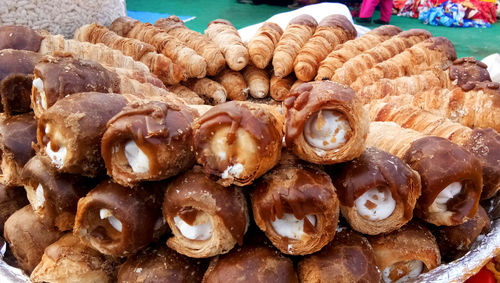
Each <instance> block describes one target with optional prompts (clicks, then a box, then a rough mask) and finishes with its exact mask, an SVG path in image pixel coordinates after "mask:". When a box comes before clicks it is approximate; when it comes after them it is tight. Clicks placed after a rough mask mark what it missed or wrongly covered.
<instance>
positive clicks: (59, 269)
mask: <svg viewBox="0 0 500 283" xmlns="http://www.w3.org/2000/svg"><path fill="white" fill-rule="evenodd" d="M115 265H116V263H115V262H114V260H113V259H111V258H110V257H107V256H105V255H103V254H101V253H99V252H98V251H96V250H94V249H93V248H91V247H89V246H87V245H85V244H84V243H83V242H82V241H80V239H79V238H78V237H76V236H74V235H72V234H71V233H67V234H66V235H64V236H62V237H61V238H60V239H59V240H57V241H56V242H55V243H53V244H51V245H50V246H48V247H47V248H46V249H45V252H44V253H43V256H42V260H41V261H40V263H39V264H38V265H37V266H36V268H35V269H34V270H33V272H32V273H31V276H30V280H31V282H53V283H70V282H80V283H93V282H102V283H111V282H115Z"/></svg>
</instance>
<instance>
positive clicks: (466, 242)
mask: <svg viewBox="0 0 500 283" xmlns="http://www.w3.org/2000/svg"><path fill="white" fill-rule="evenodd" d="M489 231H490V219H489V217H488V214H486V211H485V210H484V208H483V207H482V206H481V205H479V207H478V209H477V213H476V215H474V217H473V218H471V219H469V220H468V221H467V222H465V223H463V224H460V225H457V226H446V227H437V228H436V229H433V232H434V236H435V237H436V241H437V243H438V246H439V250H440V251H441V256H442V258H443V260H444V261H447V262H448V261H452V260H455V259H458V258H460V257H462V256H464V255H465V254H466V253H467V252H468V251H469V250H470V248H471V246H472V244H473V243H474V242H475V241H476V239H477V238H478V236H479V235H480V234H485V233H488V232H489Z"/></svg>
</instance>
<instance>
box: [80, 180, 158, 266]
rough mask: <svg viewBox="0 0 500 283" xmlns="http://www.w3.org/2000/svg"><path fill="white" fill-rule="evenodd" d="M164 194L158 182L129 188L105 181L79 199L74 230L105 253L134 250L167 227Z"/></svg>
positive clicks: (114, 253)
mask: <svg viewBox="0 0 500 283" xmlns="http://www.w3.org/2000/svg"><path fill="white" fill-rule="evenodd" d="M162 194H163V191H162V189H161V188H160V185H159V184H154V183H153V184H147V185H146V184H143V185H138V186H136V187H134V188H127V187H123V186H120V185H118V184H116V183H113V182H112V181H111V180H105V181H102V182H101V183H100V184H99V185H97V187H95V188H94V189H92V190H91V191H90V192H89V193H88V194H87V196H85V197H84V198H81V199H80V200H79V201H78V209H77V214H76V220H75V229H74V234H75V235H77V236H79V237H80V239H82V241H83V242H85V243H86V244H88V245H90V246H92V247H93V248H94V249H97V250H98V251H100V252H101V253H103V254H107V255H112V256H126V255H129V254H132V253H135V252H136V251H138V250H139V249H141V248H143V247H145V246H147V245H148V244H149V243H150V242H151V241H152V240H154V239H155V238H158V237H159V236H160V235H161V233H162V232H164V230H165V227H164V225H163V221H162V217H161V201H162Z"/></svg>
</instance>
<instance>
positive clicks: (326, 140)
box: [304, 110, 351, 150]
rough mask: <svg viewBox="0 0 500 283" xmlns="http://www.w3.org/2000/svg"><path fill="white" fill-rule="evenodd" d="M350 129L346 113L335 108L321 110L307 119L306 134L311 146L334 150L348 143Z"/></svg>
mask: <svg viewBox="0 0 500 283" xmlns="http://www.w3.org/2000/svg"><path fill="white" fill-rule="evenodd" d="M350 130H351V127H350V126H349V122H348V121H347V120H346V119H345V116H344V115H342V114H341V113H339V112H337V111H333V110H320V111H318V112H316V113H314V114H313V115H312V116H311V117H309V119H307V121H306V125H305V127H304V136H305V139H306V141H307V142H308V143H309V144H310V145H311V146H313V147H315V148H319V149H323V150H332V149H336V148H338V147H340V146H341V145H343V144H344V143H346V141H347V139H346V136H347V133H348V131H350Z"/></svg>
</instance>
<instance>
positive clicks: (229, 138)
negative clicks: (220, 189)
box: [193, 101, 283, 186]
mask: <svg viewBox="0 0 500 283" xmlns="http://www.w3.org/2000/svg"><path fill="white" fill-rule="evenodd" d="M282 128H283V116H282V115H281V114H280V113H279V112H278V111H277V109H276V108H274V107H272V106H268V105H263V104H257V103H251V102H236V101H231V102H227V103H224V104H220V105H217V106H215V107H213V108H212V109H210V110H209V111H207V112H206V113H205V114H203V116H201V117H200V118H198V119H197V120H196V121H195V122H194V125H193V129H194V143H195V150H196V154H197V161H198V163H200V164H201V165H203V167H204V170H205V172H208V173H210V174H213V175H216V176H219V177H221V178H222V180H221V183H222V184H223V185H224V186H227V185H229V184H236V185H238V186H245V185H248V184H251V183H252V182H253V180H254V179H256V178H258V177H260V176H262V175H263V174H264V173H265V172H266V171H267V170H269V169H271V168H272V167H273V166H274V165H276V164H277V163H278V161H279V158H280V154H281V143H282V139H283V132H282V131H283V130H282Z"/></svg>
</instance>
